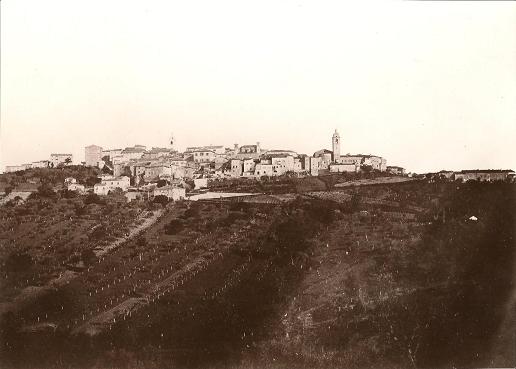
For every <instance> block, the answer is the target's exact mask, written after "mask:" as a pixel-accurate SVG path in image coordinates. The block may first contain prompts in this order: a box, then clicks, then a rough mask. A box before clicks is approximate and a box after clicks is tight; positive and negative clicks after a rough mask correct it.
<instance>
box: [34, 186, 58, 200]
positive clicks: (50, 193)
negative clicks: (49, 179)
mask: <svg viewBox="0 0 516 369" xmlns="http://www.w3.org/2000/svg"><path fill="white" fill-rule="evenodd" d="M37 193H38V195H39V196H40V197H47V198H54V197H55V196H56V193H55V192H54V189H53V188H52V186H50V185H49V184H48V183H43V184H42V185H41V186H39V187H38V192H37Z"/></svg>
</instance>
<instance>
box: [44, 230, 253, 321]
mask: <svg viewBox="0 0 516 369" xmlns="http://www.w3.org/2000/svg"><path fill="white" fill-rule="evenodd" d="M238 233H241V232H238ZM233 236H236V233H235V235H233ZM152 250H153V252H154V253H155V252H156V248H153V249H152ZM149 253H150V251H149ZM169 253H170V250H169ZM223 256H224V255H223V253H221V252H219V253H218V254H215V257H214V258H213V259H212V261H214V260H216V259H217V258H218V257H221V258H223ZM139 258H140V261H142V258H141V254H140V256H139ZM103 260H104V257H103V258H100V259H99V262H101V261H103ZM151 260H156V261H157V260H158V258H155V259H151ZM201 265H202V266H201V268H200V269H199V270H195V271H194V272H193V273H192V274H191V275H188V274H187V275H186V276H184V278H180V280H179V283H180V284H181V285H183V284H184V282H186V281H187V280H188V279H189V278H191V277H193V276H195V275H196V274H197V273H199V272H200V271H202V270H205V269H206V268H207V267H208V265H209V264H208V263H206V264H201ZM246 265H247V264H246ZM141 269H142V268H139V267H135V268H134V269H133V271H132V272H130V273H129V275H128V276H129V277H130V276H132V275H133V273H134V274H135V272H136V270H141ZM88 271H89V268H88ZM113 271H116V267H114V268H113ZM171 271H172V267H171V266H170V267H169V268H164V269H162V270H160V272H159V273H157V276H158V278H157V279H159V278H160V277H164V276H165V275H166V272H171ZM187 272H188V270H187ZM241 273H242V271H240V272H237V275H240V274H241ZM125 279H126V275H122V277H119V278H117V279H114V280H113V282H112V283H111V284H110V283H108V284H107V286H106V287H107V288H109V287H110V286H112V285H114V284H116V281H117V280H118V282H119V283H121V282H122V281H123V280H125ZM151 283H152V281H151V280H150V279H148V280H142V281H140V282H139V283H137V284H135V285H133V288H132V289H128V290H124V292H123V293H122V297H121V298H122V299H123V298H125V295H126V294H127V295H129V294H130V293H131V292H136V289H137V288H139V287H141V286H142V285H149V284H151ZM179 283H177V284H176V283H175V282H174V283H172V285H171V287H168V288H166V289H165V290H164V291H162V292H159V291H158V292H156V294H155V295H151V296H149V300H148V301H147V304H148V303H150V302H154V301H155V300H156V299H158V300H159V299H160V298H161V297H163V296H164V295H165V294H166V293H169V292H172V291H173V290H174V289H175V288H176V287H177V286H178V285H179ZM230 285H231V284H230V283H229V284H228V283H225V285H224V287H222V288H221V289H219V290H218V291H216V292H215V293H213V294H212V298H216V297H217V296H219V295H220V294H221V293H222V292H223V291H224V290H226V289H227V288H228V287H229V286H230ZM103 290H104V286H103V287H101V291H103ZM95 293H99V290H98V289H97V290H95ZM89 295H90V296H92V295H93V293H92V291H90V292H89ZM119 300H120V297H119V296H117V297H116V298H115V299H110V303H109V305H108V304H107V303H106V304H104V305H103V309H101V307H97V309H96V311H94V310H90V311H89V312H87V313H83V314H82V319H81V320H77V319H76V320H74V321H73V325H77V324H79V323H80V322H81V321H85V320H86V318H87V317H88V316H93V315H94V314H95V312H96V313H100V312H101V310H105V309H108V307H111V306H112V305H113V302H118V301H119ZM61 310H63V307H62V306H61ZM126 313H127V312H126ZM128 314H129V316H130V311H129V312H128ZM126 316H127V314H124V320H125V319H126ZM47 317H48V316H47ZM114 319H116V318H114ZM37 321H38V322H39V321H40V318H39V316H38V317H37ZM68 327H70V325H68Z"/></svg>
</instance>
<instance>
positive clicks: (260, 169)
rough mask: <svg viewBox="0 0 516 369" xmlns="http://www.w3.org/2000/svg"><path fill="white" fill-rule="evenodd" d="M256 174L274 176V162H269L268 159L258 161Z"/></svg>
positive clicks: (258, 175)
mask: <svg viewBox="0 0 516 369" xmlns="http://www.w3.org/2000/svg"><path fill="white" fill-rule="evenodd" d="M254 175H255V176H257V177H262V176H269V177H271V176H273V175H274V170H273V168H272V163H267V161H260V163H257V164H256V166H255V169H254Z"/></svg>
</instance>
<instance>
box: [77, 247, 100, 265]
mask: <svg viewBox="0 0 516 369" xmlns="http://www.w3.org/2000/svg"><path fill="white" fill-rule="evenodd" d="M81 259H82V261H83V263H84V265H92V264H94V263H95V262H96V261H97V255H95V252H94V251H93V250H92V249H86V250H82V252H81Z"/></svg>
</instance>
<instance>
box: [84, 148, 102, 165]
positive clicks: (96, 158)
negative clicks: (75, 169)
mask: <svg viewBox="0 0 516 369" xmlns="http://www.w3.org/2000/svg"><path fill="white" fill-rule="evenodd" d="M84 158H85V162H86V166H88V167H98V166H99V164H100V162H101V161H102V147H100V146H97V145H90V146H86V147H85V148H84Z"/></svg>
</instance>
